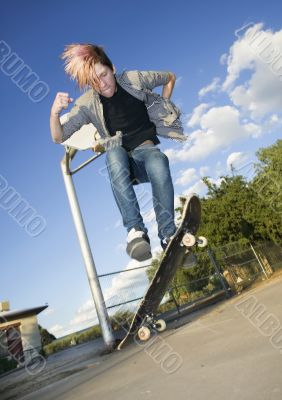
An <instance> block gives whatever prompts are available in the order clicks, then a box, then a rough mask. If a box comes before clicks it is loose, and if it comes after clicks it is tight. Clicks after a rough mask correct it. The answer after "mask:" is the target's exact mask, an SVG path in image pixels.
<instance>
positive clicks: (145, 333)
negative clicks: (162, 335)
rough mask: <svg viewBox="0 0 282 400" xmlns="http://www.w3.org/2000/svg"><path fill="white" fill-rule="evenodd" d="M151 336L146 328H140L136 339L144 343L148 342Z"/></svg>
mask: <svg viewBox="0 0 282 400" xmlns="http://www.w3.org/2000/svg"><path fill="white" fill-rule="evenodd" d="M150 336H151V332H150V329H149V328H147V326H142V327H141V328H140V329H138V337H139V339H140V340H142V341H145V340H148V339H149V338H150Z"/></svg>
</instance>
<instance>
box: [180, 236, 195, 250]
mask: <svg viewBox="0 0 282 400" xmlns="http://www.w3.org/2000/svg"><path fill="white" fill-rule="evenodd" d="M182 243H183V244H184V246H186V247H192V246H194V244H195V243H196V238H195V236H194V235H192V234H191V233H185V235H184V236H183V238H182Z"/></svg>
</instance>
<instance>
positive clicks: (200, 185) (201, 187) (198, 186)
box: [183, 180, 207, 196]
mask: <svg viewBox="0 0 282 400" xmlns="http://www.w3.org/2000/svg"><path fill="white" fill-rule="evenodd" d="M206 192H207V186H206V185H205V183H204V182H203V181H202V180H199V181H197V182H196V183H194V185H192V186H190V187H189V188H188V189H186V190H185V191H184V192H183V195H184V196H188V195H190V194H192V193H196V194H197V195H198V196H204V195H205V193H206Z"/></svg>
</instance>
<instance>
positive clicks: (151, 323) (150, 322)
mask: <svg viewBox="0 0 282 400" xmlns="http://www.w3.org/2000/svg"><path fill="white" fill-rule="evenodd" d="M165 329H166V323H165V321H164V320H163V319H156V316H155V314H153V313H151V314H147V315H145V317H144V319H143V321H142V324H141V326H140V328H139V329H138V332H137V335H138V338H139V339H140V340H141V341H146V340H148V339H149V338H150V336H151V331H152V330H155V331H157V332H163V331H164V330H165Z"/></svg>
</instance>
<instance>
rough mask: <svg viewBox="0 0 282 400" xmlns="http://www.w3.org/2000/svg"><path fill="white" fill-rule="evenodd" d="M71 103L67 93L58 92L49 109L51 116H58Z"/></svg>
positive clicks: (71, 100)
mask: <svg viewBox="0 0 282 400" xmlns="http://www.w3.org/2000/svg"><path fill="white" fill-rule="evenodd" d="M72 102H73V99H72V98H71V97H69V94H68V93H64V92H58V93H57V94H56V97H55V100H54V103H53V105H52V108H51V115H53V116H59V115H60V114H61V112H62V110H63V109H65V110H66V109H67V108H68V105H69V104H70V103H72Z"/></svg>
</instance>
